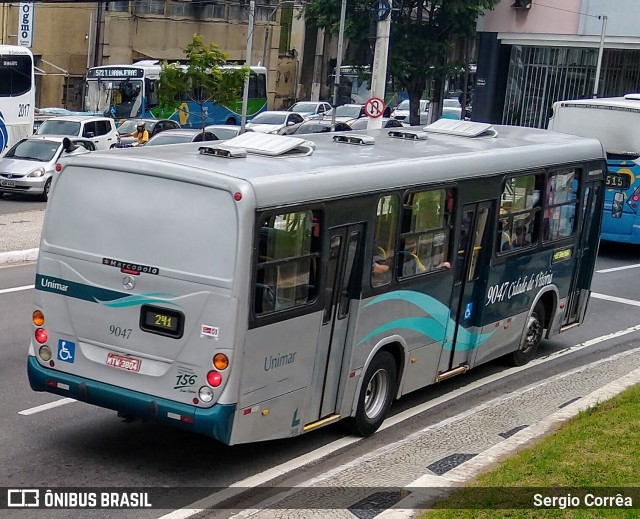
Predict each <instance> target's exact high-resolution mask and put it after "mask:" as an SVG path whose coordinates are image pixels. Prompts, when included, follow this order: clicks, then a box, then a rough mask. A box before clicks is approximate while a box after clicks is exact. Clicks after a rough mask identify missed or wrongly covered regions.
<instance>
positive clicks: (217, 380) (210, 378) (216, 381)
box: [207, 371, 222, 387]
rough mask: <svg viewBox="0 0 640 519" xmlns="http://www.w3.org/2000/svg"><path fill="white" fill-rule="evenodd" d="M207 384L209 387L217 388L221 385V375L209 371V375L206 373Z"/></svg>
mask: <svg viewBox="0 0 640 519" xmlns="http://www.w3.org/2000/svg"><path fill="white" fill-rule="evenodd" d="M207 384H209V385H210V386H211V387H218V386H219V385H220V384H222V375H221V374H220V373H218V372H217V371H209V373H207Z"/></svg>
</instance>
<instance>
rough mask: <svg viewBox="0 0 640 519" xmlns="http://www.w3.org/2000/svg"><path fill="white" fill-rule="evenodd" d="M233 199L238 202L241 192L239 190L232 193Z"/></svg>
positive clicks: (240, 198)
mask: <svg viewBox="0 0 640 519" xmlns="http://www.w3.org/2000/svg"><path fill="white" fill-rule="evenodd" d="M233 199H234V200H235V201H236V202H239V201H240V200H242V193H240V192H237V193H234V194H233Z"/></svg>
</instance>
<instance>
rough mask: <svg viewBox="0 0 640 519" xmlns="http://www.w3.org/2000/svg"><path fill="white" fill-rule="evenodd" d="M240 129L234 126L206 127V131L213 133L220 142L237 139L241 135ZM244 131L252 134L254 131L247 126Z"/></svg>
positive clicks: (211, 125) (217, 125)
mask: <svg viewBox="0 0 640 519" xmlns="http://www.w3.org/2000/svg"><path fill="white" fill-rule="evenodd" d="M240 129H241V127H240V126H235V125H233V124H210V125H209V126H207V127H205V131H207V132H211V133H213V135H215V136H216V138H217V139H218V140H219V141H226V140H229V139H233V138H234V137H237V136H238V135H240ZM244 131H245V132H252V131H253V130H252V129H251V128H247V127H246V126H245V129H244Z"/></svg>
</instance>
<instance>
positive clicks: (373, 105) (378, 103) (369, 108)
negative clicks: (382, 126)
mask: <svg viewBox="0 0 640 519" xmlns="http://www.w3.org/2000/svg"><path fill="white" fill-rule="evenodd" d="M384 108H385V107H384V101H383V100H382V99H380V98H379V97H372V98H371V99H369V100H367V102H366V103H365V104H364V113H366V114H367V116H368V117H373V118H374V119H375V118H377V117H382V114H383V113H384Z"/></svg>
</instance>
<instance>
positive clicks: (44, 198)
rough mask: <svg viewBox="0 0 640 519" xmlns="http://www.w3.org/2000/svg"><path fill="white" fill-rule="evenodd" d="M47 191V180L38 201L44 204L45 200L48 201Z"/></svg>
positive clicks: (49, 185) (48, 189) (48, 186)
mask: <svg viewBox="0 0 640 519" xmlns="http://www.w3.org/2000/svg"><path fill="white" fill-rule="evenodd" d="M49 191H51V179H49V180H47V182H46V183H45V185H44V190H43V191H42V195H40V199H41V200H42V201H43V202H46V201H47V200H49Z"/></svg>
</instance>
